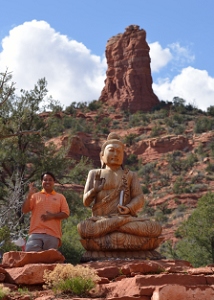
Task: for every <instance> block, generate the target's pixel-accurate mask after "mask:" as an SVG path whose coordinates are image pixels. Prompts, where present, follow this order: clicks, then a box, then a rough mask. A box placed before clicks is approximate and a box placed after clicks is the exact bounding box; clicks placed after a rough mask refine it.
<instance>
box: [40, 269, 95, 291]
mask: <svg viewBox="0 0 214 300" xmlns="http://www.w3.org/2000/svg"><path fill="white" fill-rule="evenodd" d="M43 279H44V282H45V286H44V288H51V289H53V291H54V292H55V293H69V294H72V295H79V296H84V295H87V294H88V292H89V291H90V290H91V289H92V288H93V287H94V286H95V284H96V282H97V281H98V280H99V276H97V274H96V271H95V270H94V269H91V268H88V267H84V266H80V265H78V266H73V265H71V264H58V265H56V267H55V269H54V270H53V271H50V270H45V272H44V276H43Z"/></svg>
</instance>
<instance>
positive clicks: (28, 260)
mask: <svg viewBox="0 0 214 300" xmlns="http://www.w3.org/2000/svg"><path fill="white" fill-rule="evenodd" d="M64 261H65V257H64V256H63V255H62V254H61V253H60V252H59V251H57V250H55V249H50V250H46V251H41V252H22V251H10V252H6V253H4V254H3V259H2V266H3V267H4V268H16V267H23V266H25V265H26V264H35V263H38V264H39V263H47V264H50V263H62V262H64Z"/></svg>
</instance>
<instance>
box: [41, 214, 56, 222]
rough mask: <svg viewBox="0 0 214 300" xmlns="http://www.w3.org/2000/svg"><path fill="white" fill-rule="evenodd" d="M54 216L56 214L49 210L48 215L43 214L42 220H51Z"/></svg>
mask: <svg viewBox="0 0 214 300" xmlns="http://www.w3.org/2000/svg"><path fill="white" fill-rule="evenodd" d="M53 218H54V214H52V213H50V212H49V211H46V215H41V220H42V221H43V222H45V221H48V220H51V219H53Z"/></svg>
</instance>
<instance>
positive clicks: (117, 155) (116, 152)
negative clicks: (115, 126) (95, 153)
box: [101, 142, 124, 166]
mask: <svg viewBox="0 0 214 300" xmlns="http://www.w3.org/2000/svg"><path fill="white" fill-rule="evenodd" d="M123 157H124V151H123V146H122V145H121V143H117V142H112V143H110V144H108V145H106V147H105V149H104V151H103V154H102V155H101V159H102V161H103V163H104V164H106V166H121V165H122V163H123Z"/></svg>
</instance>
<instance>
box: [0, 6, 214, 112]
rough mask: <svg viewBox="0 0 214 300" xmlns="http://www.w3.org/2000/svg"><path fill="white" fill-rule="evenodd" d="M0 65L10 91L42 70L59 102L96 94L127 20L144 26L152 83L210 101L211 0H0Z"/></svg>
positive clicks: (30, 83)
mask: <svg viewBox="0 0 214 300" xmlns="http://www.w3.org/2000/svg"><path fill="white" fill-rule="evenodd" d="M0 4H1V6H0V7H1V18H0V41H1V46H0V72H3V71H4V70H5V69H6V68H8V70H9V71H11V72H12V73H13V80H14V81H15V82H16V87H17V91H18V90H19V89H21V88H23V89H27V90H29V89H32V88H33V87H34V84H35V83H36V82H37V80H38V79H39V78H42V77H46V79H47V81H48V90H49V93H50V95H52V97H53V98H54V99H56V100H59V101H60V102H61V103H62V105H64V107H66V106H68V105H70V104H71V103H72V102H73V101H76V102H85V101H86V102H90V101H92V100H94V99H98V98H99V96H100V93H101V90H102V88H103V86H104V80H105V77H106V75H105V72H106V60H105V47H106V42H107V40H108V39H109V38H111V37H112V36H113V35H116V34H118V33H123V32H124V31H125V28H126V27H127V26H129V25H131V24H135V25H139V26H140V28H142V29H145V30H146V32H147V42H148V44H149V46H150V57H151V69H152V77H153V90H154V92H155V93H156V94H157V96H158V97H159V99H160V100H165V101H172V99H173V97H175V96H179V97H182V98H183V99H185V100H186V103H191V104H194V105H195V106H196V107H198V108H201V109H203V110H206V109H207V107H209V106H210V105H214V59H213V53H214V38H213V31H214V17H213V11H214V1H213V0H179V1H175V0H149V1H148V0H132V1H130V0H108V1H101V0H75V1H73V0H61V1H56V0H7V1H5V0H4V1H3V0H0Z"/></svg>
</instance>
